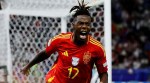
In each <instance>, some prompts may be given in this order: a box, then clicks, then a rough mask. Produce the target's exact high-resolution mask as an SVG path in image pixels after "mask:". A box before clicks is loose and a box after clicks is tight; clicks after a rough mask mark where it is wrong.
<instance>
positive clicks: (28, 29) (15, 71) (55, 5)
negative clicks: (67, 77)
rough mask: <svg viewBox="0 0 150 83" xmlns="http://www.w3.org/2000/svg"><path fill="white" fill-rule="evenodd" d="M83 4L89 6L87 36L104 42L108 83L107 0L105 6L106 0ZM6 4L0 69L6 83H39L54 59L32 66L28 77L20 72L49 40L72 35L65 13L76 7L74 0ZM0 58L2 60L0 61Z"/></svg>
mask: <svg viewBox="0 0 150 83" xmlns="http://www.w3.org/2000/svg"><path fill="white" fill-rule="evenodd" d="M85 1H86V2H89V3H90V4H89V5H90V6H92V8H91V9H90V13H91V15H92V17H93V18H94V22H93V23H92V27H94V28H92V31H91V34H92V35H93V37H95V38H96V39H97V40H99V41H102V42H103V39H104V46H105V49H106V55H107V61H108V69H109V70H108V76H109V77H108V79H109V83H111V44H110V42H111V36H110V34H111V31H110V30H111V23H110V17H109V16H110V15H108V13H109V14H110V9H107V8H109V7H110V6H108V3H109V1H110V0H107V2H108V3H106V2H105V1H106V0H85ZM6 3H7V6H8V7H7V8H5V9H4V10H2V11H0V19H3V20H1V21H0V24H1V26H0V28H1V32H2V33H0V40H1V41H2V42H0V45H1V46H2V47H0V51H1V52H0V65H1V64H3V65H7V70H8V79H9V82H14V83H23V82H25V83H28V82H29V81H30V82H33V83H42V82H44V78H43V77H44V75H45V74H46V72H47V71H48V70H49V69H50V68H51V66H52V65H53V63H54V61H55V60H56V58H57V56H52V57H50V58H49V59H48V60H45V61H44V62H41V63H39V64H38V65H35V66H33V67H32V68H31V73H30V75H29V76H24V75H22V74H21V73H20V69H21V68H22V67H23V66H24V65H26V64H27V63H28V62H29V61H30V60H32V59H33V57H34V56H35V55H36V54H37V53H38V52H39V51H41V50H42V49H43V48H44V47H45V45H46V42H47V41H48V40H49V39H50V38H51V37H53V36H55V35H57V34H59V33H61V32H68V31H72V28H71V27H72V26H71V24H70V22H72V18H71V16H70V14H69V9H70V8H71V7H72V6H74V5H77V0H36V1H35V0H6ZM106 5H107V6H106ZM106 12H107V13H106ZM4 55H6V56H4ZM53 55H57V54H56V53H54V54H53ZM1 57H2V58H6V59H4V61H2V60H1ZM6 61H7V63H6ZM93 74H94V73H93ZM96 76H97V74H96V73H95V78H93V79H92V81H93V82H91V83H96V81H95V80H97V77H96Z"/></svg>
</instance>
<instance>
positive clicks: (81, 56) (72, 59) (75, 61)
mask: <svg viewBox="0 0 150 83" xmlns="http://www.w3.org/2000/svg"><path fill="white" fill-rule="evenodd" d="M57 52H58V54H59V59H60V60H59V61H61V62H62V64H63V65H64V66H86V65H92V64H93V60H94V58H95V55H96V54H95V51H94V49H93V48H92V47H90V45H83V46H76V45H74V44H72V43H68V42H66V43H62V44H60V47H59V48H58V51H57Z"/></svg>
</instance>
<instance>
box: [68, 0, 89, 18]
mask: <svg viewBox="0 0 150 83" xmlns="http://www.w3.org/2000/svg"><path fill="white" fill-rule="evenodd" d="M78 4H79V6H73V7H72V8H71V10H70V13H71V12H72V11H75V13H74V14H73V17H77V16H78V15H87V16H90V17H91V15H90V13H89V8H90V6H87V4H85V3H84V0H82V2H81V3H80V2H79V1H78Z"/></svg>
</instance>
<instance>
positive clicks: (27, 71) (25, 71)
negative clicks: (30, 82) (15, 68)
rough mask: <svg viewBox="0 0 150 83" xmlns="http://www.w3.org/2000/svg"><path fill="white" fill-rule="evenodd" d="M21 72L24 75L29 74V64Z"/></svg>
mask: <svg viewBox="0 0 150 83" xmlns="http://www.w3.org/2000/svg"><path fill="white" fill-rule="evenodd" d="M21 72H22V73H23V74H24V75H29V72H30V69H29V68H28V67H27V66H25V67H24V68H23V69H21Z"/></svg>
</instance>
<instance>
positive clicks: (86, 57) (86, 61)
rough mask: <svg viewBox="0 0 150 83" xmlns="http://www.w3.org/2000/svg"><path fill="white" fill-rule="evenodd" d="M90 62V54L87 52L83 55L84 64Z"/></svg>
mask: <svg viewBox="0 0 150 83" xmlns="http://www.w3.org/2000/svg"><path fill="white" fill-rule="evenodd" d="M90 60H91V53H90V52H89V51H87V52H85V53H84V55H83V62H84V64H88V63H89V62H90Z"/></svg>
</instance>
